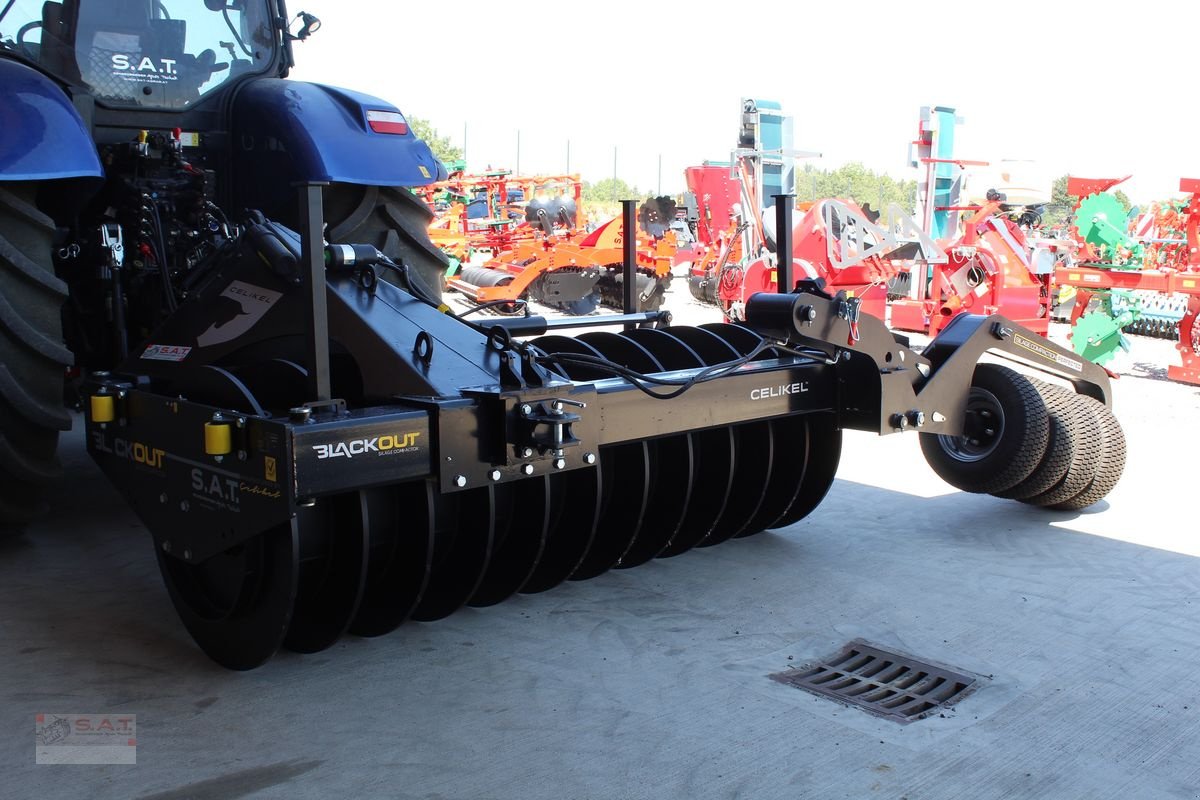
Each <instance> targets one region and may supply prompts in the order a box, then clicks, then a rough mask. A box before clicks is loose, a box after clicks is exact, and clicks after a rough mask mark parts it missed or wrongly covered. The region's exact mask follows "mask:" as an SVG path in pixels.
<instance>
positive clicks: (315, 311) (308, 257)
mask: <svg viewBox="0 0 1200 800" xmlns="http://www.w3.org/2000/svg"><path fill="white" fill-rule="evenodd" d="M325 185H326V184H324V183H301V184H299V189H300V222H301V225H302V227H301V229H300V263H301V269H302V270H303V271H304V293H305V300H306V301H307V302H306V303H305V305H304V316H305V322H306V323H307V324H308V341H307V342H306V343H305V349H306V350H307V353H306V355H307V356H308V359H307V361H308V363H307V364H305V366H306V367H307V368H308V394H309V396H310V397H311V398H312V399H313V400H316V401H320V400H329V399H331V398H332V390H331V388H330V385H329V313H328V310H327V309H326V306H325V241H324V238H323V233H324V230H323V229H324V226H325V211H324V207H323V205H322V202H321V189H322V187H324V186H325Z"/></svg>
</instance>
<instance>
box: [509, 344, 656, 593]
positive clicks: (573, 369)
mask: <svg viewBox="0 0 1200 800" xmlns="http://www.w3.org/2000/svg"><path fill="white" fill-rule="evenodd" d="M533 344H534V345H536V346H537V347H539V348H540V349H541V350H543V351H544V352H547V353H578V354H583V355H591V356H597V357H601V358H603V357H604V356H603V354H601V352H600V351H599V350H597V349H596V348H595V347H593V346H592V345H590V344H588V343H587V342H586V341H584V340H583V337H580V338H578V339H574V338H571V337H567V336H542V337H540V338H538V339H535V340H534V341H533ZM562 371H563V372H564V373H565V374H567V375H568V376H569V377H570V378H571V379H572V380H575V381H590V380H598V379H601V378H607V377H609V375H608V374H607V373H604V372H602V371H600V370H597V369H593V368H591V367H588V366H586V365H579V364H564V365H562ZM648 459H649V454H648V451H647V448H646V445H645V443H643V442H632V443H629V444H623V445H615V446H611V447H604V448H601V451H600V464H599V470H598V471H599V472H600V473H601V474H600V476H599V477H598V478H597V479H596V482H597V484H598V486H599V490H600V494H599V496H598V505H599V510H598V511H597V512H596V513H597V517H596V521H595V528H594V533H593V535H592V536H591V541H590V543H589V545H588V546H587V547H586V548H583V549H584V555H583V558H582V559H580V560H579V561H578V562H577V563H576V565H575V568H574V569H573V570H571V572H570V574H569V578H570V579H571V580H583V579H585V578H591V577H595V576H596V575H600V574H601V573H603V572H606V571H607V570H609V569H611V568H612V567H614V566H616V565H617V563H618V562H619V561H620V560H621V556H623V555H624V554H625V551H626V550H628V549H629V545H630V544H631V543H632V541H633V539H634V538H635V537H636V536H637V531H638V528H639V527H640V526H641V523H642V517H643V515H644V513H645V508H646V503H647V497H648V491H647V489H648V482H649V464H648ZM582 491H583V497H584V498H585V500H590V499H591V497H592V495H591V490H590V489H588V488H584V489H583V490H582ZM614 498H617V499H616V500H614ZM590 510H591V509H586V508H585V509H581V511H583V512H584V513H583V514H582V515H581V516H582V517H583V519H584V520H586V519H587V518H588V517H589V516H590V515H589V514H588V513H587V512H590ZM563 513H564V515H566V516H568V517H569V516H573V514H574V511H573V510H572V511H566V510H564V512H563ZM560 530H561V526H560ZM554 538H556V539H557V538H561V534H560V535H559V536H558V537H554ZM578 545H579V543H578V542H574V543H566V544H559V543H557V542H556V543H555V545H553V547H554V549H555V551H556V552H557V551H558V550H559V548H560V547H561V548H562V549H563V550H565V551H566V552H565V554H563V555H562V556H561V559H560V560H559V561H557V562H550V563H557V564H559V565H560V566H565V564H566V562H567V561H569V560H570V555H569V554H571V553H572V552H573V551H574V548H575V547H578ZM556 582H557V575H556V574H555V573H554V572H553V571H552V570H551V569H550V567H549V566H548V567H547V571H546V573H545V574H542V575H538V576H536V579H533V578H531V583H530V589H529V591H536V590H538V589H541V588H543V587H544V588H549V586H551V585H554V584H555V583H556Z"/></svg>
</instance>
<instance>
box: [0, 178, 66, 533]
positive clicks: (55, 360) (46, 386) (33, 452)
mask: <svg viewBox="0 0 1200 800" xmlns="http://www.w3.org/2000/svg"><path fill="white" fill-rule="evenodd" d="M36 194H37V184H36V183H0V537H3V536H5V535H6V534H11V533H12V532H14V531H15V530H17V529H19V528H20V526H22V525H24V524H25V523H27V522H29V521H30V520H31V519H32V518H33V517H35V516H37V514H38V513H39V512H40V511H41V509H42V501H41V493H42V491H41V490H42V488H43V486H44V485H45V484H46V483H48V482H50V481H52V480H53V479H55V478H57V477H58V475H59V474H60V472H61V467H60V466H59V463H58V458H57V456H56V455H55V451H56V449H57V447H58V434H59V432H60V431H65V430H69V429H70V427H71V418H70V416H69V415H68V414H67V412H66V410H65V409H64V408H63V378H64V374H65V370H66V367H67V366H69V365H70V364H71V363H73V358H72V356H71V351H70V350H68V349H67V348H66V347H65V346H64V345H63V335H62V306H63V302H64V301H65V300H66V297H67V286H66V284H65V283H63V282H62V281H61V280H59V279H58V278H57V277H55V275H54V267H53V265H52V264H51V260H50V259H51V253H52V251H53V238H54V223H53V221H52V220H51V219H50V218H49V217H47V216H46V215H45V214H43V213H42V212H41V211H39V210H38V209H37V206H36V205H35V200H36Z"/></svg>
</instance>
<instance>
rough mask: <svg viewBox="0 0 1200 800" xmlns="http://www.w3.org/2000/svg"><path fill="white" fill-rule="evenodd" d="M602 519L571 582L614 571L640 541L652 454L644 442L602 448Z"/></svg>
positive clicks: (597, 524)
mask: <svg viewBox="0 0 1200 800" xmlns="http://www.w3.org/2000/svg"><path fill="white" fill-rule="evenodd" d="M600 469H601V472H602V476H601V479H600V480H601V488H602V489H603V494H602V495H601V500H600V518H599V520H597V522H596V535H595V536H594V537H593V539H592V546H591V547H589V548H588V551H587V554H586V555H585V556H584V558H583V561H581V562H580V564H579V566H578V567H577V568H576V569H575V571H574V572H572V573H571V580H575V581H578V580H585V579H587V578H594V577H596V576H597V575H601V574H603V573H605V572H607V571H608V570H610V569H612V568H613V567H615V566H616V565H617V564H618V563H620V561H621V557H622V556H623V555H625V553H626V551H628V550H629V546H630V545H632V544H633V542H634V540H635V539H636V538H637V534H638V531H639V530H640V529H641V527H642V520H643V519H644V518H645V514H646V506H647V504H648V501H649V498H650V453H649V449H648V448H647V447H646V443H645V442H630V443H629V444H618V445H613V446H611V447H605V448H603V450H602V452H601V454H600Z"/></svg>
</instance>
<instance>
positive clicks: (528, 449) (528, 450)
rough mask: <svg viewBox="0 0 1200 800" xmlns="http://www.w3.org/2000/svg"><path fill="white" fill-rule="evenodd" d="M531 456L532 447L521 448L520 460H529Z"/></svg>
mask: <svg viewBox="0 0 1200 800" xmlns="http://www.w3.org/2000/svg"><path fill="white" fill-rule="evenodd" d="M532 455H533V448H532V447H522V448H521V457H522V458H529V457H530V456H532Z"/></svg>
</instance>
